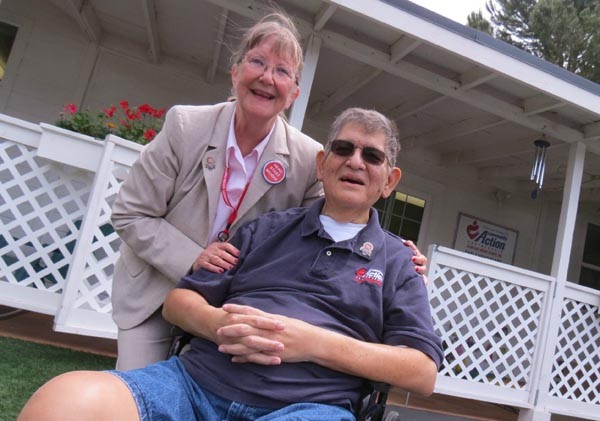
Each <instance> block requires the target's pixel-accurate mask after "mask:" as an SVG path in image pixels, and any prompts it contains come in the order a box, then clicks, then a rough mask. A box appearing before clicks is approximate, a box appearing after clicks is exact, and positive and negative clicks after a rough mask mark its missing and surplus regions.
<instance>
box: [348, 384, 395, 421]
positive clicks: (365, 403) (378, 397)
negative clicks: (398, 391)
mask: <svg viewBox="0 0 600 421" xmlns="http://www.w3.org/2000/svg"><path fill="white" fill-rule="evenodd" d="M368 387H369V390H370V392H369V394H368V395H366V396H365V397H364V398H363V399H362V401H361V405H360V408H359V411H358V414H357V417H356V419H357V421H379V420H382V419H383V414H384V412H385V406H386V402H387V397H388V393H389V391H390V389H391V386H390V385H389V384H387V383H382V382H374V381H369V382H368Z"/></svg>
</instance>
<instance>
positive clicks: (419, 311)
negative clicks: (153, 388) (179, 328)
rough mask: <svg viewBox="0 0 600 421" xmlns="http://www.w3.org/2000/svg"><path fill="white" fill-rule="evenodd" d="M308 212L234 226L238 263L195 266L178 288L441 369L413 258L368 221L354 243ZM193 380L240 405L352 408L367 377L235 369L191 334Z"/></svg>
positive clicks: (281, 368)
mask: <svg viewBox="0 0 600 421" xmlns="http://www.w3.org/2000/svg"><path fill="white" fill-rule="evenodd" d="M323 203H324V202H323V199H321V200H320V201H317V202H316V203H314V204H313V205H312V206H311V207H310V208H293V209H289V210H287V211H282V212H273V213H269V214H266V215H263V216H261V217H259V218H258V219H256V220H254V221H252V222H250V223H248V224H246V225H245V226H243V227H242V228H240V229H239V230H238V231H237V233H236V235H235V236H234V238H233V239H232V243H233V244H234V245H235V246H236V247H238V248H239V249H240V257H239V261H238V264H237V266H236V267H235V268H234V269H232V270H231V271H229V272H226V273H225V274H214V273H212V272H208V271H205V270H199V271H196V272H195V273H193V274H192V275H189V276H186V277H184V278H183V279H182V280H181V281H180V282H179V284H178V285H177V286H178V287H179V288H187V289H191V290H194V291H197V292H198V293H200V294H201V295H202V296H203V297H204V298H205V299H206V300H207V301H208V302H209V303H210V304H211V305H213V306H216V307H221V306H222V305H223V304H225V303H235V304H243V305H248V306H252V307H255V308H258V309H261V310H263V311H266V312H268V313H274V314H281V315H284V316H288V317H294V318H297V319H301V320H304V321H306V322H308V323H311V324H313V325H316V326H320V327H322V328H325V329H330V330H332V331H335V332H338V333H341V334H343V335H347V336H350V337H353V338H356V339H359V340H361V341H367V342H374V343H384V344H388V345H403V346H407V347H410V348H415V349H418V350H420V351H422V352H424V353H425V354H427V355H429V356H430V357H431V359H433V360H434V361H435V363H436V364H437V365H438V367H439V365H440V363H441V361H442V357H443V352H442V347H441V341H440V339H439V337H438V336H437V335H436V334H435V333H434V330H433V325H432V321H431V314H430V309H429V301H428V298H427V291H426V288H425V285H424V283H423V279H422V277H421V276H420V275H418V274H417V273H416V272H415V270H414V265H413V263H412V262H411V256H412V252H411V250H410V249H409V248H408V247H406V246H404V244H403V243H402V240H401V239H400V238H399V237H397V236H395V235H392V234H390V233H388V232H386V231H383V230H382V229H381V227H380V225H379V221H378V216H377V211H376V210H375V209H371V215H370V218H369V222H368V224H367V226H366V227H365V228H363V229H362V230H361V231H360V232H359V233H358V235H357V236H356V237H354V238H352V239H350V240H346V241H341V242H338V243H336V242H334V241H333V240H332V239H331V237H330V236H329V235H328V234H327V233H326V232H325V231H324V230H323V227H322V225H321V222H320V220H319V215H320V212H321V208H322V207H323ZM181 359H182V361H183V364H184V365H185V367H186V369H187V370H188V371H189V373H190V374H191V376H192V377H193V378H194V379H195V380H196V381H197V382H198V383H199V384H200V385H201V386H202V387H205V388H206V389H208V390H210V391H211V392H213V393H215V394H217V395H219V396H221V397H223V398H226V399H230V400H233V401H238V402H242V403H244V404H247V405H253V406H260V407H267V408H280V407H283V406H286V405H289V404H292V403H297V402H320V403H326V404H331V405H340V406H344V407H346V408H348V409H350V410H353V408H356V406H355V405H356V403H357V401H358V398H359V396H360V393H361V388H362V386H363V384H364V379H361V378H357V377H354V376H350V375H347V374H344V373H341V372H338V371H335V370H331V369H329V368H326V367H322V366H319V365H317V364H313V363H283V364H281V365H278V366H263V365H258V364H251V363H247V364H236V363H232V362H231V361H230V359H231V356H230V355H227V354H223V353H220V352H218V350H217V346H216V345H215V344H214V343H212V342H210V341H207V340H204V339H201V338H194V339H193V340H192V344H191V349H190V351H188V352H186V353H185V354H183V355H182V357H181Z"/></svg>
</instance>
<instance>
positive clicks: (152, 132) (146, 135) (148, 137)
mask: <svg viewBox="0 0 600 421" xmlns="http://www.w3.org/2000/svg"><path fill="white" fill-rule="evenodd" d="M155 136H156V130H154V129H146V130H145V131H144V139H146V140H147V141H148V142H150V141H151V140H152V139H154V137H155Z"/></svg>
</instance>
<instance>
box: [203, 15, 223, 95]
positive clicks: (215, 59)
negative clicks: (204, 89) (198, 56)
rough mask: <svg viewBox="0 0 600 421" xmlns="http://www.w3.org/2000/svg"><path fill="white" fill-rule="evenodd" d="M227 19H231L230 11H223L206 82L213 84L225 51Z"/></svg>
mask: <svg viewBox="0 0 600 421" xmlns="http://www.w3.org/2000/svg"><path fill="white" fill-rule="evenodd" d="M227 19H229V10H227V9H222V10H221V13H220V18H219V25H218V27H217V35H216V37H215V41H214V42H213V48H214V50H213V56H212V61H211V62H210V66H209V68H208V70H207V72H206V82H207V83H213V82H214V81H215V76H216V74H217V68H218V67H219V60H220V59H221V52H222V51H223V40H224V39H225V30H226V29H227Z"/></svg>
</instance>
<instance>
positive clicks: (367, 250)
mask: <svg viewBox="0 0 600 421" xmlns="http://www.w3.org/2000/svg"><path fill="white" fill-rule="evenodd" d="M360 252H361V253H362V255H363V256H365V257H371V254H372V253H373V243H371V242H370V241H366V242H364V243H363V245H362V246H360Z"/></svg>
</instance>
